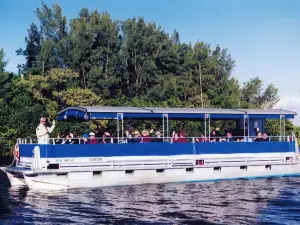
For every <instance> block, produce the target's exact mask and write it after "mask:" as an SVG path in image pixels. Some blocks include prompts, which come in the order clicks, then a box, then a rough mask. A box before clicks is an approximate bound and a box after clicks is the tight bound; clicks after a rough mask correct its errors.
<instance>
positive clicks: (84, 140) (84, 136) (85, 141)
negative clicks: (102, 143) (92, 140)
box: [80, 134, 89, 144]
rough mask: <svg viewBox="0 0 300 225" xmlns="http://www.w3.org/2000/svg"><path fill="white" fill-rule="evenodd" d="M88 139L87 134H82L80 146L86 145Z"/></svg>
mask: <svg viewBox="0 0 300 225" xmlns="http://www.w3.org/2000/svg"><path fill="white" fill-rule="evenodd" d="M88 138H89V135H88V134H83V135H82V140H81V141H80V144H88Z"/></svg>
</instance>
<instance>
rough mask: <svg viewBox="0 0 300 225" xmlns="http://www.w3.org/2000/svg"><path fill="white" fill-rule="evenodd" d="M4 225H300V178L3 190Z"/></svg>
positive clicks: (1, 217)
mask: <svg viewBox="0 0 300 225" xmlns="http://www.w3.org/2000/svg"><path fill="white" fill-rule="evenodd" d="M0 224H300V177H286V178H272V179H254V180H230V181H221V182H214V183H201V182H198V183H177V184H151V185H137V186H123V187H105V188H95V189H73V190H65V191H51V192H36V191H32V190H28V189H27V188H10V189H5V188H2V189H1V193H0Z"/></svg>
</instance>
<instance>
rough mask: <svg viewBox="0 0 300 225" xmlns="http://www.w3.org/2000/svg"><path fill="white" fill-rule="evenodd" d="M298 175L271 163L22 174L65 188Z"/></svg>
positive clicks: (40, 185)
mask: <svg viewBox="0 0 300 225" xmlns="http://www.w3.org/2000/svg"><path fill="white" fill-rule="evenodd" d="M296 175H300V165H299V164H290V165H272V166H271V167H270V168H266V166H247V168H244V167H242V168H241V167H240V166H227V167H222V168H221V170H216V168H213V167H210V168H193V169H191V168H188V169H186V168H179V169H164V170H159V171H157V170H156V169H149V170H134V171H127V172H126V171H124V170H120V171H116V170H114V171H101V173H98V174H97V173H95V172H93V171H90V172H69V173H57V174H51V175H46V174H45V175H42V174H41V175H38V176H34V177H31V176H26V175H25V181H26V184H27V185H28V186H29V188H31V189H51V190H53V189H67V188H81V187H103V186H119V185H135V184H153V183H172V182H197V181H198V182H199V181H200V182H201V181H216V180H223V179H239V178H245V179H252V178H261V177H274V176H296Z"/></svg>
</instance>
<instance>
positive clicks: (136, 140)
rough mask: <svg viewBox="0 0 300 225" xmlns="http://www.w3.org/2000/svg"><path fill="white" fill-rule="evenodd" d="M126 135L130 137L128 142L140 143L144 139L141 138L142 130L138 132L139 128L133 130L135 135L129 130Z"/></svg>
mask: <svg viewBox="0 0 300 225" xmlns="http://www.w3.org/2000/svg"><path fill="white" fill-rule="evenodd" d="M126 136H127V137H128V139H127V142H128V143H140V142H141V141H142V139H141V138H140V137H141V135H140V132H138V131H137V130H136V131H134V132H133V137H132V136H131V134H129V131H126Z"/></svg>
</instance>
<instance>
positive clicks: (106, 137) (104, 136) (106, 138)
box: [101, 132, 111, 144]
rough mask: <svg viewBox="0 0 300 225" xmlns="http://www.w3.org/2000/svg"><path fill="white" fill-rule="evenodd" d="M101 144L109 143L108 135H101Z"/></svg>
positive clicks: (106, 133) (105, 133)
mask: <svg viewBox="0 0 300 225" xmlns="http://www.w3.org/2000/svg"><path fill="white" fill-rule="evenodd" d="M101 143H103V144H106V143H111V137H110V133H108V132H104V134H103V135H102V142H101Z"/></svg>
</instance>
